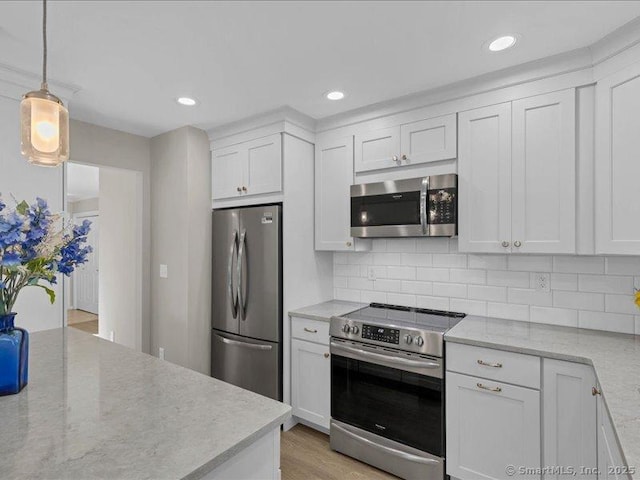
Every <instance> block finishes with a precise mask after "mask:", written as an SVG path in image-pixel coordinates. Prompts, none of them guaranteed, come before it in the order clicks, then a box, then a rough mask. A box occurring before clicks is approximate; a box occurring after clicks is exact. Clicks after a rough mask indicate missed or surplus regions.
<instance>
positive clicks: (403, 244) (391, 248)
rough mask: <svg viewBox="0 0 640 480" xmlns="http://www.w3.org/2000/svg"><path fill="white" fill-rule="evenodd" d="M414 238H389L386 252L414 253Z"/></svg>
mask: <svg viewBox="0 0 640 480" xmlns="http://www.w3.org/2000/svg"><path fill="white" fill-rule="evenodd" d="M415 251H416V239H415V238H389V239H387V252H397V253H415Z"/></svg>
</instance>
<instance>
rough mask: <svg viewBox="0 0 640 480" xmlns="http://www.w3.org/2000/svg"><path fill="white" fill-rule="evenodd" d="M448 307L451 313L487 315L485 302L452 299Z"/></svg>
mask: <svg viewBox="0 0 640 480" xmlns="http://www.w3.org/2000/svg"><path fill="white" fill-rule="evenodd" d="M449 305H450V307H451V310H452V311H453V312H464V313H466V314H467V315H482V316H486V315H487V302H479V301H477V300H463V299H461V298H452V299H451V301H450V302H449Z"/></svg>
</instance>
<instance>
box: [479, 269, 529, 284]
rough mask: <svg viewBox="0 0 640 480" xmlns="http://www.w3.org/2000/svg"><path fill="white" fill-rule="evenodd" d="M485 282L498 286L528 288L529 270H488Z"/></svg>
mask: <svg viewBox="0 0 640 480" xmlns="http://www.w3.org/2000/svg"><path fill="white" fill-rule="evenodd" d="M487 284H488V285H496V286H498V287H519V288H529V272H506V271H501V270H489V271H488V272H487Z"/></svg>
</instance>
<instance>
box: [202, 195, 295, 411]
mask: <svg viewBox="0 0 640 480" xmlns="http://www.w3.org/2000/svg"><path fill="white" fill-rule="evenodd" d="M212 273H213V282H212V284H213V286H212V288H213V291H212V302H213V305H212V310H211V311H212V319H211V324H212V329H213V330H212V337H211V375H212V376H213V377H215V378H219V379H220V380H224V381H225V382H229V383H232V384H234V385H237V386H239V387H242V388H246V389H247V390H252V391H254V392H256V393H259V394H262V395H265V396H267V397H270V398H273V399H275V400H282V206H281V205H262V206H257V207H246V208H236V209H226V210H214V211H213V272H212Z"/></svg>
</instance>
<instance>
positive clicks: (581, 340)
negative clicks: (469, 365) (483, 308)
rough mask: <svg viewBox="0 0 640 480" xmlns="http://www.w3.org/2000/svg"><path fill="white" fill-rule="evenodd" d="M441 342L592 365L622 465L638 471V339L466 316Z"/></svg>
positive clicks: (608, 333)
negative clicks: (616, 436) (623, 459)
mask: <svg viewBox="0 0 640 480" xmlns="http://www.w3.org/2000/svg"><path fill="white" fill-rule="evenodd" d="M445 340H446V341H447V342H456V343H465V344H469V345H478V346H483V347H489V348H496V349H499V350H508V351H511V352H517V353H525V354H530V355H537V356H540V357H547V358H556V359H559V360H568V361H572V362H579V363H585V364H588V365H593V367H594V369H595V372H596V377H597V379H598V382H599V383H600V386H601V389H602V395H603V397H604V400H605V403H606V405H607V408H608V410H609V413H610V415H611V419H612V420H613V424H614V427H615V429H616V434H617V435H618V440H619V441H620V445H621V447H622V451H623V453H624V456H625V459H626V461H627V465H629V466H633V467H636V469H638V468H640V336H637V335H626V334H621V333H610V332H603V331H598V330H584V329H578V328H571V327H558V326H554V325H544V324H537V323H529V322H518V321H514V320H502V319H496V318H486V317H474V316H468V317H466V318H465V319H463V320H462V321H461V322H460V323H458V324H457V325H456V326H455V327H453V328H452V329H451V330H449V331H448V332H447V333H446V334H445ZM636 472H637V473H636V474H635V475H633V478H634V479H639V478H640V477H639V476H638V475H639V474H640V472H638V471H637V470H636Z"/></svg>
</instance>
